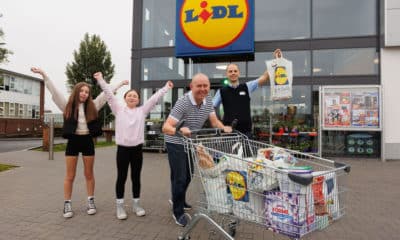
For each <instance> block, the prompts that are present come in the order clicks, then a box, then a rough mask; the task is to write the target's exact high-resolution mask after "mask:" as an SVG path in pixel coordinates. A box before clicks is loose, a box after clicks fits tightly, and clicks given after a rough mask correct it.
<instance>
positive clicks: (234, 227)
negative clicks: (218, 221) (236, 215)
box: [228, 226, 236, 237]
mask: <svg viewBox="0 0 400 240" xmlns="http://www.w3.org/2000/svg"><path fill="white" fill-rule="evenodd" d="M228 234H229V235H231V237H235V235H236V226H230V227H229V229H228Z"/></svg>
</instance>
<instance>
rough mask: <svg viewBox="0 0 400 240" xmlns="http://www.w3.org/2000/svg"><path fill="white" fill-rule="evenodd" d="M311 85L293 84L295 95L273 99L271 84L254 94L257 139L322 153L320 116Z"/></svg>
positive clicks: (254, 127)
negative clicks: (271, 98)
mask: <svg viewBox="0 0 400 240" xmlns="http://www.w3.org/2000/svg"><path fill="white" fill-rule="evenodd" d="M312 101H313V95H312V88H311V86H293V98H291V99H289V100H286V101H271V100H270V87H269V86H266V87H262V88H261V89H259V90H257V91H255V92H254V93H253V94H252V96H251V106H252V119H253V130H254V138H255V139H256V140H259V141H265V142H270V143H272V144H274V145H277V146H281V147H285V148H289V149H294V150H299V151H303V152H314V153H316V152H318V119H315V116H314V114H313V102H312Z"/></svg>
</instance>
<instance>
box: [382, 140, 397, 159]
mask: <svg viewBox="0 0 400 240" xmlns="http://www.w3.org/2000/svg"><path fill="white" fill-rule="evenodd" d="M384 156H385V159H386V160H400V143H386V144H385V154H384Z"/></svg>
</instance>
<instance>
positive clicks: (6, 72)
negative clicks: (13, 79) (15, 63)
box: [0, 68, 43, 82]
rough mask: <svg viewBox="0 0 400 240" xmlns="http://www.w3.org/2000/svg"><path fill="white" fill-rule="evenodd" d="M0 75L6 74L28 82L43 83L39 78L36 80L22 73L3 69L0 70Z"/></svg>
mask: <svg viewBox="0 0 400 240" xmlns="http://www.w3.org/2000/svg"><path fill="white" fill-rule="evenodd" d="M0 74H8V75H12V76H17V77H21V78H24V79H30V80H34V81H38V82H43V79H41V78H36V77H32V76H29V75H25V74H22V73H17V72H13V71H9V70H6V69H3V68H0Z"/></svg>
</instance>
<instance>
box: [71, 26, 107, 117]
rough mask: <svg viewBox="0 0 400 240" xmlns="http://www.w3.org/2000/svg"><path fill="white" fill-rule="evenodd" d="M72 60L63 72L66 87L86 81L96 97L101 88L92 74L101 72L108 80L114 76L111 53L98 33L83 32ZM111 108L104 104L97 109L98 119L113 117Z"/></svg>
mask: <svg viewBox="0 0 400 240" xmlns="http://www.w3.org/2000/svg"><path fill="white" fill-rule="evenodd" d="M73 55H74V61H73V62H72V63H68V64H67V67H66V72H65V74H66V75H67V79H68V80H67V87H68V89H70V90H72V89H73V87H74V86H75V84H77V83H78V82H82V81H84V82H87V83H89V84H92V85H93V87H92V94H93V98H96V97H97V96H98V95H99V94H100V93H101V88H100V87H99V86H98V85H96V84H94V83H95V82H94V79H93V74H94V73H95V72H102V73H103V77H104V79H105V80H106V81H107V82H109V81H110V79H111V78H112V77H113V76H114V67H115V65H114V64H113V63H112V60H111V53H110V52H109V51H108V50H107V46H106V44H105V43H104V42H103V41H102V40H101V38H100V36H98V35H95V34H94V35H89V34H88V33H86V34H85V36H84V39H83V40H82V41H81V43H80V46H79V50H78V51H77V50H75V51H74V53H73ZM110 113H111V110H110V108H109V106H108V105H105V107H103V108H102V109H101V110H100V111H99V121H100V122H102V123H109V122H110V121H112V120H113V119H114V118H113V116H112V115H111V114H110Z"/></svg>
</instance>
